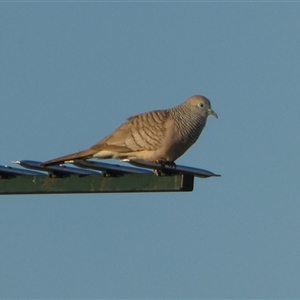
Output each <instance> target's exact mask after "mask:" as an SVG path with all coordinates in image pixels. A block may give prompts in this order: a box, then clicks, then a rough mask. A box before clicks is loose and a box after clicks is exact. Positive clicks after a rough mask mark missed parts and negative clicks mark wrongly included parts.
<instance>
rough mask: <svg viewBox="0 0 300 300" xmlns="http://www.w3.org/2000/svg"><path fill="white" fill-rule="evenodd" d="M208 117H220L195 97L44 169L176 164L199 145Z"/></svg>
mask: <svg viewBox="0 0 300 300" xmlns="http://www.w3.org/2000/svg"><path fill="white" fill-rule="evenodd" d="M209 115H213V116H215V117H218V116H217V114H216V113H215V112H214V111H213V110H212V109H211V106H210V101H209V100H208V99H207V98H205V97H204V96H199V95H196V96H192V97H190V98H189V99H187V100H186V101H185V102H184V103H182V104H180V105H178V106H176V107H173V108H170V109H166V110H156V111H151V112H146V113H143V114H139V115H135V116H132V117H130V118H128V119H127V121H126V122H125V123H123V124H122V125H121V126H120V127H118V128H117V129H116V130H114V131H113V132H112V133H111V134H109V135H108V136H106V137H105V138H103V139H102V140H101V141H99V142H98V143H96V144H95V145H93V146H92V147H91V148H89V149H87V150H83V151H80V152H76V153H73V154H70V155H65V156H62V157H59V158H55V159H52V160H49V161H46V162H45V163H43V165H44V166H49V165H54V164H60V163H64V162H66V161H71V160H75V159H88V158H99V159H106V158H116V159H141V160H145V161H153V162H159V161H165V162H174V161H175V160H176V159H177V158H178V157H180V156H181V155H182V154H183V153H184V152H185V151H186V150H187V149H188V148H189V147H190V146H191V145H192V144H194V143H195V142H196V140H197V139H198V137H199V136H200V134H201V132H202V130H203V128H204V126H205V123H206V119H207V117H208V116H209Z"/></svg>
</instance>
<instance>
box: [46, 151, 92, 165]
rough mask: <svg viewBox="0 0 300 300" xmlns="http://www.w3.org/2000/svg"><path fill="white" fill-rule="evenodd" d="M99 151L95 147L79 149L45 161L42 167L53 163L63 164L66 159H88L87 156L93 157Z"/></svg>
mask: <svg viewBox="0 0 300 300" xmlns="http://www.w3.org/2000/svg"><path fill="white" fill-rule="evenodd" d="M96 152H97V151H95V150H93V149H87V150H83V151H79V152H76V153H72V154H68V155H65V156H61V157H58V158H54V159H51V160H48V161H45V162H43V163H42V164H41V166H42V167H47V166H52V165H58V164H63V163H64V162H65V161H69V160H75V159H87V158H92V157H93V154H94V153H96Z"/></svg>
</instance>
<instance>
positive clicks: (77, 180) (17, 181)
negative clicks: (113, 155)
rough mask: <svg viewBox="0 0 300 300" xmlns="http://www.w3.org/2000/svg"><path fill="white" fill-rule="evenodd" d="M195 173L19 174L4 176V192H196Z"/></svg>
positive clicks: (0, 190) (0, 181)
mask: <svg viewBox="0 0 300 300" xmlns="http://www.w3.org/2000/svg"><path fill="white" fill-rule="evenodd" d="M193 187H194V176H191V175H174V176H161V177H159V176H156V175H154V174H124V175H122V176H120V177H104V176H103V175H87V176H78V175H71V176H69V177H64V178H50V177H48V176H45V175H40V176H17V177H14V178H2V179H0V195H18V194H74V193H137V192H180V191H192V190H193Z"/></svg>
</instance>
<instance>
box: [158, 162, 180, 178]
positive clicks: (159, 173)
mask: <svg viewBox="0 0 300 300" xmlns="http://www.w3.org/2000/svg"><path fill="white" fill-rule="evenodd" d="M155 162H156V163H157V164H160V165H162V167H163V169H165V167H166V166H168V167H170V168H172V169H175V168H176V164H175V163H174V161H166V160H156V161H155ZM152 171H153V173H154V174H155V175H157V176H170V175H172V173H171V172H168V171H167V170H156V169H153V170H152Z"/></svg>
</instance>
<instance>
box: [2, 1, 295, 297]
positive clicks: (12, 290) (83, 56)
mask: <svg viewBox="0 0 300 300" xmlns="http://www.w3.org/2000/svg"><path fill="white" fill-rule="evenodd" d="M299 15H300V3H291V2H290V3H285V2H281V3H275V2H273V3H258V2H247V3H233V2H226V3H225V2H217V3H205V2H202V3H201V2H197V3H196V2H194V3H191V2H189V3H187V2H181V3H174V2H173V3H167V2H160V3H157V2H153V3H149V2H147V3H146V2H139V3H134V2H130V3H120V2H116V3H109V2H106V3H96V2H90V3H87V2H73V3H70V2H57V3H51V2H44V3H37V2H31V3H29V2H22V3H21V2H15V3H8V2H2V3H0V39H1V45H0V65H1V68H0V104H1V118H0V128H1V150H0V153H1V160H0V164H2V165H5V164H9V163H10V161H12V160H20V159H33V160H47V159H50V158H53V157H56V156H60V155H63V154H68V153H71V152H75V151H78V150H82V149H85V148H87V147H89V146H91V145H92V144H93V143H95V142H96V141H98V140H100V139H101V138H102V137H103V136H105V135H106V134H108V133H109V132H110V131H111V130H113V129H114V128H115V127H116V126H118V125H119V124H120V123H122V122H123V121H124V120H125V119H126V118H127V117H129V116H130V115H133V114H137V113H140V112H144V111H147V110H153V109H162V108H169V107H172V106H174V105H177V104H179V103H181V102H182V101H184V100H185V99H186V98H188V97H189V96H191V95H193V94H203V95H205V96H206V97H208V98H209V99H210V100H211V103H212V107H213V109H214V110H215V111H216V112H217V113H218V115H219V119H218V120H217V119H214V118H209V119H208V122H207V126H206V128H205V130H204V132H203V133H202V135H201V138H200V139H199V141H198V142H197V143H196V144H195V145H194V146H193V147H192V148H191V149H190V150H189V151H188V152H187V153H186V154H185V155H184V156H183V157H181V158H180V159H179V160H178V161H177V162H178V163H180V164H184V165H190V166H194V167H199V168H204V169H208V170H210V171H213V172H215V173H219V174H222V177H221V178H210V179H205V180H201V179H196V180H195V188H194V191H193V192H191V193H155V194H152V193H147V194H94V195H53V196H40V195H36V196H33V195H32V196H7V197H5V196H1V198H0V240H1V247H0V251H1V253H0V298H300V285H299V282H300V272H299V270H300V256H299V253H300V242H299V241H300V218H299V211H300V191H299V178H300V176H299V167H300V163H299V150H300V149H299V148H300V136H299V123H300V122H299V111H300V101H299V95H300V85H299V78H300V77H299V75H300V34H299V32H300V19H299ZM113 162H114V161H113Z"/></svg>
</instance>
